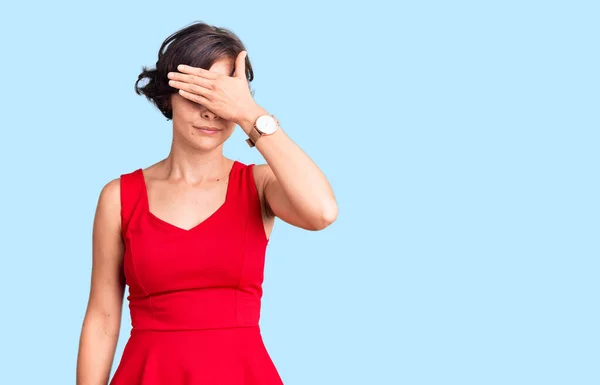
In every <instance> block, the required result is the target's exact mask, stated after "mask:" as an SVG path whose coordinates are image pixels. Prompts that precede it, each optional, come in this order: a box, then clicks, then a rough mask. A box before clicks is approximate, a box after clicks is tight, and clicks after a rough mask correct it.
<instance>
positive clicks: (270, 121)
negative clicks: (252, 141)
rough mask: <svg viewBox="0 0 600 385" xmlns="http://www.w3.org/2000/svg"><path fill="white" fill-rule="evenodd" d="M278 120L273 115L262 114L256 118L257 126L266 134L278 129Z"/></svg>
mask: <svg viewBox="0 0 600 385" xmlns="http://www.w3.org/2000/svg"><path fill="white" fill-rule="evenodd" d="M278 126H279V125H278V124H277V120H276V119H275V118H274V117H273V116H271V115H261V116H259V117H258V119H257V120H256V128H257V129H258V131H260V132H262V133H263V134H265V135H269V134H272V133H274V132H275V131H277V127H278Z"/></svg>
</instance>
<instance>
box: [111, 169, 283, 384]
mask: <svg viewBox="0 0 600 385" xmlns="http://www.w3.org/2000/svg"><path fill="white" fill-rule="evenodd" d="M253 166H254V164H250V165H245V164H243V163H240V162H238V161H235V162H234V164H233V167H232V168H231V171H230V173H229V182H228V185H227V193H226V199H225V203H224V204H223V205H222V206H221V207H220V208H219V209H218V210H217V211H216V212H214V213H213V214H212V215H211V216H209V217H208V218H207V219H206V220H204V221H203V222H201V223H200V224H198V225H196V226H195V227H193V228H191V229H189V230H186V229H183V228H180V227H177V226H175V225H173V224H171V223H168V222H166V221H164V220H162V219H160V218H158V217H157V216H155V215H154V214H152V213H151V212H150V210H149V205H148V192H147V189H146V183H145V180H144V175H143V172H142V169H141V168H140V169H137V170H135V171H133V172H130V173H128V174H122V175H121V176H120V178H121V219H122V235H123V239H124V243H125V254H124V262H123V263H124V270H125V278H126V283H127V286H128V287H129V296H128V297H127V300H128V301H129V311H130V315H131V324H132V325H131V326H132V329H131V333H130V335H129V339H128V341H127V344H126V345H125V348H124V350H123V354H122V356H121V360H120V362H119V366H118V367H117V369H116V371H115V373H114V376H113V378H112V380H111V381H110V385H281V384H283V382H282V380H281V378H280V376H279V374H278V371H277V369H276V368H275V365H274V363H273V361H272V360H271V357H270V356H269V353H268V352H267V350H266V347H265V345H264V343H263V339H262V336H261V332H260V326H259V319H260V309H261V297H262V282H263V272H264V263H265V252H266V247H267V244H268V239H267V237H266V235H265V231H264V227H263V221H262V215H261V206H260V200H259V197H258V191H257V189H256V185H255V182H254V177H253V172H252V167H253Z"/></svg>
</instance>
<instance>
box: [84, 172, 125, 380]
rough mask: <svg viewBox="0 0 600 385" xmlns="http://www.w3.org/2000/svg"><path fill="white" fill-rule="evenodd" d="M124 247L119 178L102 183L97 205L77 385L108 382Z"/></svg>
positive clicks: (116, 335)
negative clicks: (88, 291)
mask: <svg viewBox="0 0 600 385" xmlns="http://www.w3.org/2000/svg"><path fill="white" fill-rule="evenodd" d="M123 251H124V247H123V241H122V237H121V203H120V178H118V179H114V180H112V181H110V182H109V183H107V184H106V185H105V186H104V188H103V189H102V191H101V192H100V197H99V199H98V205H97V207H96V214H95V218H94V225H93V233H92V273H91V285H90V296H89V301H88V305H87V310H86V313H85V317H84V321H83V326H82V330H81V337H80V340H79V353H78V356H77V385H106V384H107V383H108V380H109V376H110V370H111V367H112V361H113V359H114V354H115V348H116V345H117V340H118V338H119V329H120V324H121V309H122V306H123V295H124V291H125V278H124V273H123Z"/></svg>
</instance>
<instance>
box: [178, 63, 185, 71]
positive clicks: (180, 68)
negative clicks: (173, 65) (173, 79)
mask: <svg viewBox="0 0 600 385" xmlns="http://www.w3.org/2000/svg"><path fill="white" fill-rule="evenodd" d="M177 69H178V70H180V71H181V70H184V69H185V66H184V65H183V64H180V65H178V66H177Z"/></svg>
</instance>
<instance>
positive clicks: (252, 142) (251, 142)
mask: <svg viewBox="0 0 600 385" xmlns="http://www.w3.org/2000/svg"><path fill="white" fill-rule="evenodd" d="M261 136H262V134H261V133H260V132H259V131H258V129H257V128H256V127H252V129H251V130H250V133H249V134H248V139H246V143H248V146H250V147H254V146H256V142H257V141H258V139H260V137H261Z"/></svg>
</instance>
